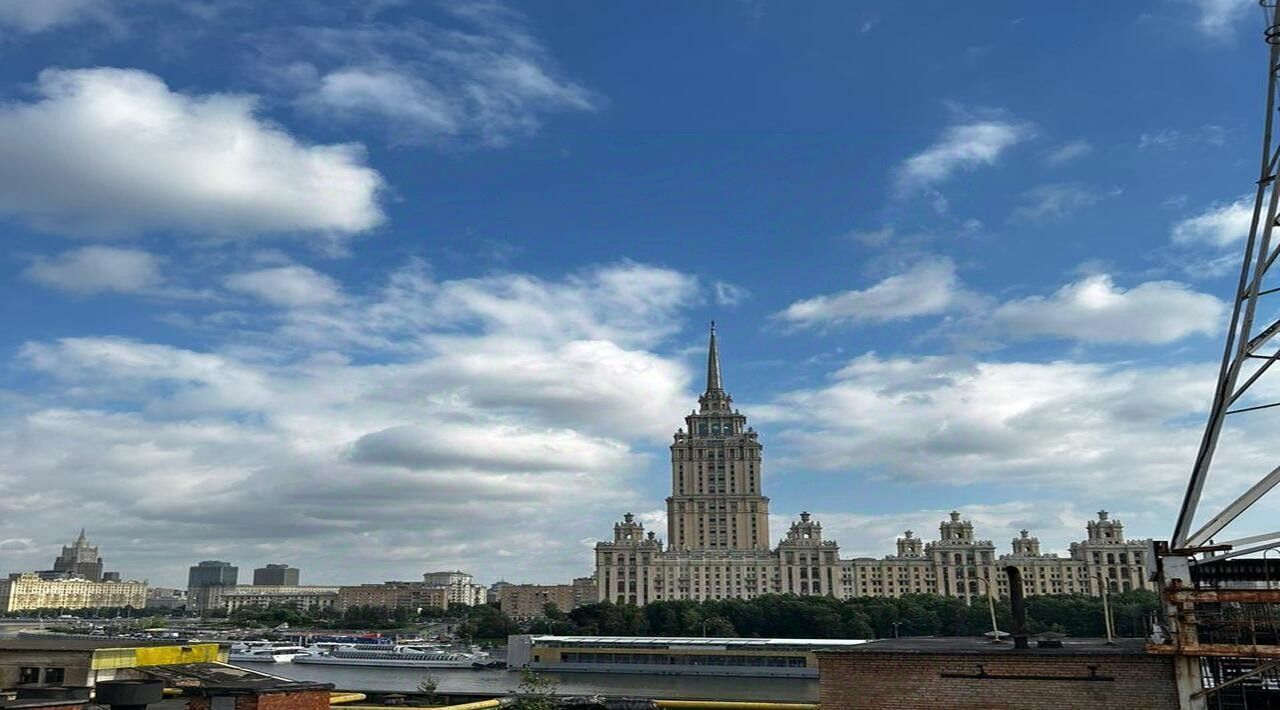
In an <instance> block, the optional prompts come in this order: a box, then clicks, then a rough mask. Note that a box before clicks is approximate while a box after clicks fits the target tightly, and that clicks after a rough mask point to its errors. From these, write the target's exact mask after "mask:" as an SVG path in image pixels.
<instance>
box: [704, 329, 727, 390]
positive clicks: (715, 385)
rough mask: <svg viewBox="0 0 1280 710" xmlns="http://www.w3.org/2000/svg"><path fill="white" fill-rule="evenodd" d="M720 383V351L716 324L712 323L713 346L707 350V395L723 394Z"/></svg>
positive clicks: (722, 387)
mask: <svg viewBox="0 0 1280 710" xmlns="http://www.w3.org/2000/svg"><path fill="white" fill-rule="evenodd" d="M722 391H724V386H723V385H722V384H721V383H720V350H719V349H718V348H717V347H716V322H715V321H711V346H710V347H709V348H708V349H707V393H708V394H710V393H712V392H722Z"/></svg>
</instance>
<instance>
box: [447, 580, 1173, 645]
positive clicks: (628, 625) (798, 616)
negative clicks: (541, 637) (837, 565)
mask: <svg viewBox="0 0 1280 710" xmlns="http://www.w3.org/2000/svg"><path fill="white" fill-rule="evenodd" d="M1109 601H1110V604H1111V616H1112V619H1113V621H1114V624H1115V630H1116V635H1117V636H1132V637H1140V636H1145V635H1146V634H1147V633H1148V628H1149V626H1150V618H1151V616H1152V614H1154V613H1156V612H1157V611H1158V610H1159V598H1158V597H1157V596H1156V594H1155V593H1153V592H1147V591H1131V592H1123V593H1117V594H1113V595H1111V597H1110V600H1109ZM996 620H997V623H998V624H999V627H1000V630H1001V631H1008V630H1009V629H1010V628H1012V625H1013V624H1012V615H1011V613H1010V610H1009V602H1008V600H1007V599H1002V600H999V601H997V603H996ZM1027 627H1028V631H1030V632H1031V633H1041V632H1045V631H1055V632H1058V633H1063V634H1066V635H1068V636H1075V637H1082V636H1094V637H1099V636H1104V635H1105V634H1106V631H1105V627H1104V621H1103V616H1102V599H1100V598H1096V597H1090V596H1085V595H1080V594H1063V595H1052V596H1034V597H1028V598H1027ZM461 630H462V632H463V633H464V634H465V635H467V636H470V637H472V638H489V639H496V638H502V637H505V636H506V635H508V634H511V633H519V632H520V631H525V632H530V633H554V634H582V635H601V636H643V635H650V636H740V637H765V638H768V637H773V638H865V639H870V638H890V637H892V636H894V635H895V632H896V635H899V636H979V635H981V634H984V633H986V632H988V631H990V630H991V614H990V611H989V610H988V606H987V604H986V602H985V600H980V601H977V602H975V603H974V604H973V605H971V606H970V605H967V604H965V603H964V602H963V601H962V600H960V599H956V598H954V597H943V596H937V595H933V594H909V595H905V596H902V597H899V598H896V599H895V598H881V597H859V598H855V599H849V600H845V601H840V600H837V599H833V598H830V597H798V596H792V595H766V596H761V597H756V598H755V599H749V600H747V599H731V600H723V601H707V602H695V601H663V602H653V603H651V604H648V605H646V606H643V607H637V606H632V605H615V604H610V603H608V602H603V603H599V604H588V605H585V606H581V607H578V608H577V609H574V610H572V611H570V612H568V613H567V614H566V613H564V612H561V611H559V610H558V609H556V608H555V607H548V608H547V610H546V614H545V615H544V617H543V618H541V619H534V620H532V621H530V622H527V623H526V624H523V625H519V624H516V623H515V622H513V621H512V620H511V619H508V618H507V617H506V616H505V615H503V614H502V612H501V611H499V610H498V609H497V608H496V607H478V608H476V609H473V610H471V612H470V614H469V615H468V618H467V620H466V622H465V623H464V624H463V625H462V629H461Z"/></svg>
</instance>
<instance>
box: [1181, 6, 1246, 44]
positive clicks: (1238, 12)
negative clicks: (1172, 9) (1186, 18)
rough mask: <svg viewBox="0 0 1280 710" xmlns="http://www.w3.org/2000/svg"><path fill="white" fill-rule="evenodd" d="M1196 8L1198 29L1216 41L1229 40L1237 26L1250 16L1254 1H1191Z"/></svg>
mask: <svg viewBox="0 0 1280 710" xmlns="http://www.w3.org/2000/svg"><path fill="white" fill-rule="evenodd" d="M1190 2H1191V3H1192V5H1194V6H1195V9H1196V12H1197V17H1196V29H1198V30H1200V32H1201V33H1202V34H1204V35H1205V36H1206V37H1209V38H1211V39H1215V40H1224V39H1229V38H1230V37H1231V35H1232V31H1233V29H1234V26H1235V24H1236V23H1237V22H1238V21H1239V20H1241V19H1243V18H1245V17H1247V16H1248V12H1249V9H1250V8H1256V7H1257V6H1258V4H1257V3H1256V2H1254V1H1253V0H1190Z"/></svg>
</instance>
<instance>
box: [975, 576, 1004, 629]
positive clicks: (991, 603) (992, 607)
mask: <svg viewBox="0 0 1280 710" xmlns="http://www.w3.org/2000/svg"><path fill="white" fill-rule="evenodd" d="M977 580H978V581H979V582H982V585H983V586H984V587H986V588H987V610H988V611H990V612H991V643H1000V628H999V627H998V626H996V599H995V596H994V595H993V594H992V593H991V580H989V579H987V578H986V577H978V578H977Z"/></svg>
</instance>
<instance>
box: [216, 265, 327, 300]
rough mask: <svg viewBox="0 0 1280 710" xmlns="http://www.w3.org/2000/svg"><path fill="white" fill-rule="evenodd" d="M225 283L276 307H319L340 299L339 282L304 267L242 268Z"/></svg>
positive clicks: (233, 289)
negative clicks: (242, 270)
mask: <svg viewBox="0 0 1280 710" xmlns="http://www.w3.org/2000/svg"><path fill="white" fill-rule="evenodd" d="M225 283H226V286H227V288H229V289H231V290H232V291H238V292H240V293H246V294H249V295H251V296H255V297H257V298H260V299H262V300H263V301H266V302H267V303H270V304H272V305H276V306H285V307H293V308H304V307H309V306H322V305H325V304H329V303H333V302H335V301H339V300H341V298H342V287H341V286H340V285H339V284H338V282H336V281H334V280H333V279H331V278H329V277H328V276H325V275H324V274H321V273H320V272H318V271H315V270H313V269H309V268H307V267H305V266H276V267H271V268H267V269H258V270H257V271H245V272H241V273H238V274H232V275H231V276H228V277H227V278H226V281H225Z"/></svg>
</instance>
